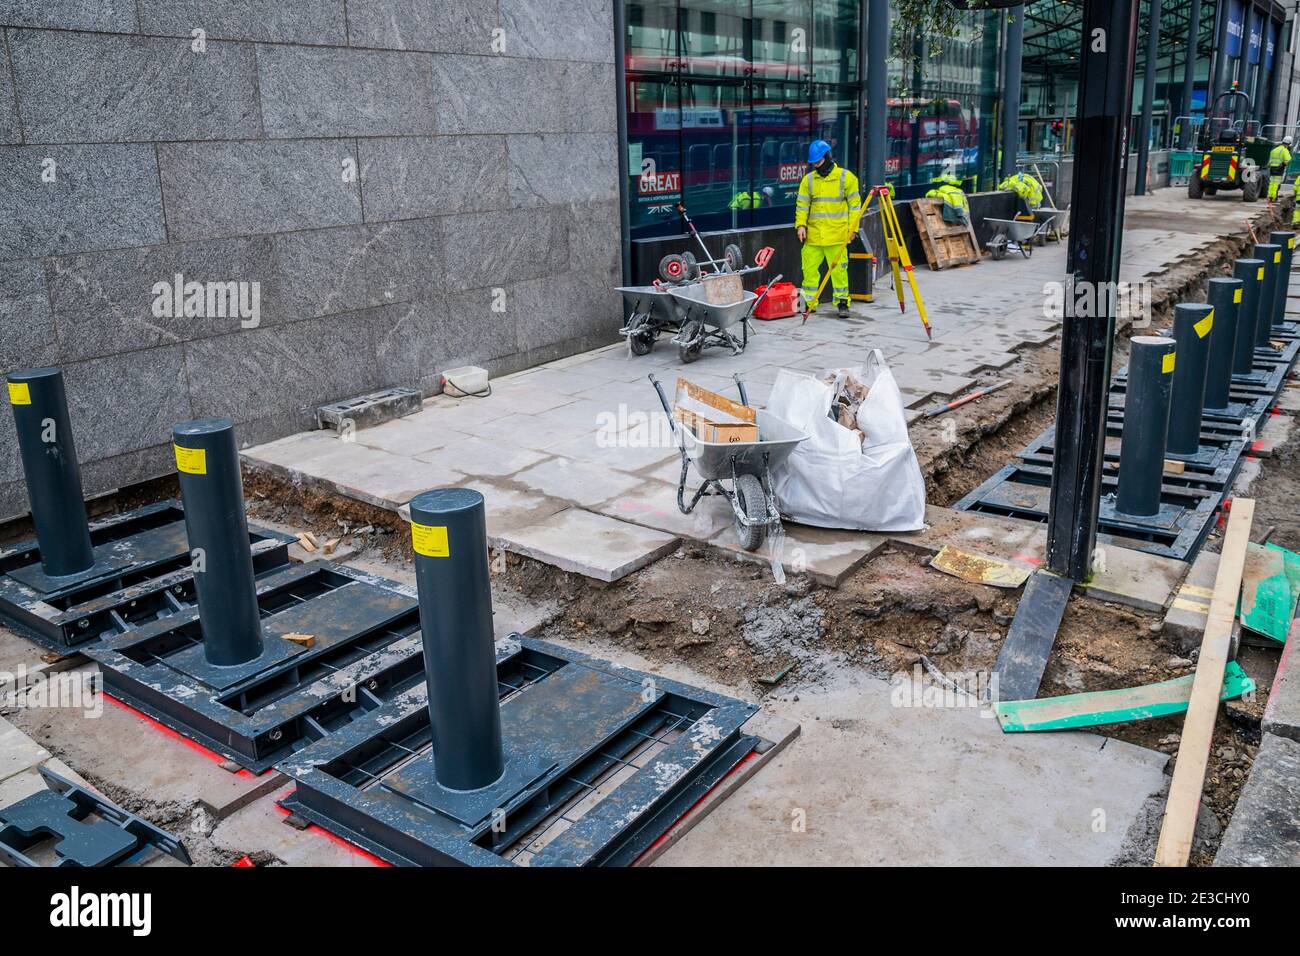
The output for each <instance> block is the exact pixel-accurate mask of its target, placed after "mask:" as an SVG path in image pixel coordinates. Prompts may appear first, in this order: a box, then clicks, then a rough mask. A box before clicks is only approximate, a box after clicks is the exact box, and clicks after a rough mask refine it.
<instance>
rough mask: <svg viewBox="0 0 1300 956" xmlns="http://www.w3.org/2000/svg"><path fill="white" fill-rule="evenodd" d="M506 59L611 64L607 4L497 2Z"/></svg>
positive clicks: (593, 0)
mask: <svg viewBox="0 0 1300 956" xmlns="http://www.w3.org/2000/svg"><path fill="white" fill-rule="evenodd" d="M501 27H502V29H503V30H504V31H505V38H506V51H505V52H506V54H507V55H508V56H525V57H536V58H539V59H548V60H590V61H595V62H598V63H612V62H614V23H613V18H612V17H611V16H610V13H609V3H608V2H607V0H547V2H545V3H539V2H538V0H501Z"/></svg>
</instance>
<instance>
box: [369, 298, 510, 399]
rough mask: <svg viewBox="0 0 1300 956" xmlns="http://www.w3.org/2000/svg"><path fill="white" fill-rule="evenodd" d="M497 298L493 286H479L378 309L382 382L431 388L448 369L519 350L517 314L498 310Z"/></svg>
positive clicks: (377, 352)
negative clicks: (494, 306) (444, 297)
mask: <svg viewBox="0 0 1300 956" xmlns="http://www.w3.org/2000/svg"><path fill="white" fill-rule="evenodd" d="M492 298H493V291H492V290H491V289H479V290H474V291H472V292H463V293H460V294H458V295H456V296H454V297H451V298H449V299H447V300H445V301H444V300H441V299H438V300H429V301H424V302H414V303H409V304H407V305H403V306H393V307H390V308H386V309H383V310H376V312H375V314H374V322H373V325H372V330H373V334H374V348H375V357H376V360H377V362H378V363H379V378H380V382H381V384H382V385H383V386H385V387H387V386H395V385H405V386H409V387H411V388H418V389H420V390H421V391H423V392H425V393H426V394H427V393H430V392H433V391H434V390H435V389H436V387H437V386H438V385H439V384H440V378H439V376H440V373H441V372H443V371H444V370H446V369H449V368H456V367H457V366H461V365H487V364H489V363H490V362H491V360H493V359H495V358H498V357H500V356H503V355H510V354H511V353H513V352H514V351H516V348H517V346H516V337H515V327H516V321H517V317H516V315H515V314H514V313H513V312H510V311H507V312H505V313H498V312H494V311H492V309H491V308H490V305H489V303H490V302H491V300H492Z"/></svg>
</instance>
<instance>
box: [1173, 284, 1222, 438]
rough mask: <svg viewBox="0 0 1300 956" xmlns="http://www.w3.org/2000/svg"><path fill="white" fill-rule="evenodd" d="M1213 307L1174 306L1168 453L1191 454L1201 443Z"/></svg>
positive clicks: (1202, 305)
mask: <svg viewBox="0 0 1300 956" xmlns="http://www.w3.org/2000/svg"><path fill="white" fill-rule="evenodd" d="M1213 313H1214V310H1213V309H1212V308H1210V307H1209V306H1208V305H1205V304H1204V303H1200V302H1196V303H1191V302H1180V303H1178V304H1177V305H1176V306H1174V341H1175V342H1176V343H1178V347H1177V353H1178V369H1177V371H1175V372H1174V384H1173V389H1174V392H1173V399H1172V407H1171V409H1170V412H1169V451H1168V453H1169V454H1170V455H1172V456H1181V455H1188V456H1190V455H1195V454H1196V453H1197V452H1198V451H1199V450H1200V447H1201V411H1202V409H1203V408H1204V407H1205V371H1206V367H1207V365H1208V362H1209V357H1210V332H1211V330H1212V329H1213V328H1214V315H1213Z"/></svg>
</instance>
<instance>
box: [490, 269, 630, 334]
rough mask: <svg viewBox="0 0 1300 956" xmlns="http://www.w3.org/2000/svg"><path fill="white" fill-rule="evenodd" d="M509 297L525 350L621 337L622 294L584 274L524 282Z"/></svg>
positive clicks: (508, 290)
mask: <svg viewBox="0 0 1300 956" xmlns="http://www.w3.org/2000/svg"><path fill="white" fill-rule="evenodd" d="M506 296H507V301H508V302H509V307H510V309H511V311H512V312H514V314H515V315H517V316H518V322H519V335H518V341H519V348H520V350H521V351H529V350H532V349H539V348H544V347H545V346H547V345H549V344H551V343H553V342H565V341H568V340H570V339H591V338H595V339H596V340H598V341H600V342H601V343H602V344H609V343H610V342H613V341H615V340H616V339H617V338H618V330H619V327H620V326H621V325H622V321H621V317H620V311H621V299H620V297H619V294H618V293H617V292H615V291H613V288H612V287H611V286H607V285H603V284H596V283H594V282H592V281H591V279H590V278H589V277H588V276H586V275H584V274H583V273H580V272H570V273H565V274H564V275H559V276H547V277H546V278H544V279H533V280H531V281H528V282H520V283H517V284H515V285H514V286H512V287H511V288H509V289H507V291H506Z"/></svg>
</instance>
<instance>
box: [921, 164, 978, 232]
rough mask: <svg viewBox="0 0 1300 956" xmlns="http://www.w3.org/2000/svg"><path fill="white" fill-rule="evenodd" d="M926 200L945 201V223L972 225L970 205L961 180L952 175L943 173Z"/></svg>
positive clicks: (927, 194)
mask: <svg viewBox="0 0 1300 956" xmlns="http://www.w3.org/2000/svg"><path fill="white" fill-rule="evenodd" d="M925 198H926V199H942V200H943V221H944V222H948V223H952V224H953V225H958V226H965V225H969V223H970V203H969V202H967V201H966V193H965V192H964V191H963V190H962V188H961V180H960V179H958V178H957V177H956V176H954V175H953V174H952V173H943V174H941V175H940V176H938V177H937V178H936V179H935V180H934V188H933V189H931V190H930V191H929V192H927V193H926V194H925Z"/></svg>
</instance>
